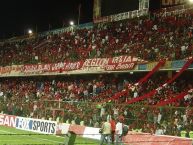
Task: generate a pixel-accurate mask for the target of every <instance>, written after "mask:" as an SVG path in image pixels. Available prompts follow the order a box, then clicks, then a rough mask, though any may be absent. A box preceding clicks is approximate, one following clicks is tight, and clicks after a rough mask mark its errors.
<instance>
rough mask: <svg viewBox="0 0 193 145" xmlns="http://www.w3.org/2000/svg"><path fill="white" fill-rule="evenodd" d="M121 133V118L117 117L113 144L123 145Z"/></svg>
mask: <svg viewBox="0 0 193 145" xmlns="http://www.w3.org/2000/svg"><path fill="white" fill-rule="evenodd" d="M122 133H123V123H122V120H121V119H119V120H118V122H117V124H116V128H115V145H123V143H122V136H121V135H122Z"/></svg>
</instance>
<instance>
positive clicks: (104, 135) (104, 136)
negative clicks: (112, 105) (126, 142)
mask: <svg viewBox="0 0 193 145" xmlns="http://www.w3.org/2000/svg"><path fill="white" fill-rule="evenodd" d="M100 133H101V140H100V145H103V143H104V141H105V140H106V141H107V143H108V145H110V144H111V141H110V139H111V124H110V123H109V119H107V121H105V119H104V122H103V123H102V127H101V129H100Z"/></svg>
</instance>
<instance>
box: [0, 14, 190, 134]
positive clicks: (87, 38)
mask: <svg viewBox="0 0 193 145" xmlns="http://www.w3.org/2000/svg"><path fill="white" fill-rule="evenodd" d="M192 26H193V15H192V12H188V13H182V14H179V15H171V16H167V17H153V18H146V17H145V18H137V19H133V20H124V21H119V22H115V23H107V24H100V25H97V26H94V28H93V29H77V30H76V29H75V30H73V31H69V32H64V33H61V34H54V35H53V34H50V35H49V36H44V37H35V38H31V39H28V40H22V41H19V42H5V43H3V44H1V46H0V57H1V59H0V65H1V66H7V65H15V64H34V63H54V62H61V61H78V60H84V59H86V58H99V57H103V58H104V57H112V56H118V55H129V56H135V57H139V58H141V59H144V60H148V61H157V60H160V58H165V59H167V60H178V59H186V58H187V57H190V56H193V34H192V33H193V32H192V31H193V27H192ZM143 76H144V74H142V73H141V74H135V75H131V74H130V75H128V74H108V75H91V76H89V75H87V76H67V77H65V76H62V77H60V76H57V77H53V76H49V77H47V76H44V77H23V78H22V77H21V78H0V100H1V101H0V103H1V105H0V111H3V112H4V113H7V114H10V115H18V116H28V117H34V118H45V119H54V120H58V121H61V122H66V123H72V124H79V125H86V126H94V127H101V126H100V124H101V122H102V120H103V119H104V118H105V119H107V120H108V119H112V118H117V117H118V116H122V118H124V123H125V124H127V125H129V127H130V130H132V129H135V130H136V129H139V130H141V131H143V132H149V133H154V134H168V135H176V136H179V135H180V131H182V130H186V132H189V131H190V130H193V110H192V107H193V106H192V104H193V94H192V92H190V93H189V94H188V95H186V96H185V97H184V98H183V99H182V100H180V101H176V102H172V103H171V104H170V105H169V106H170V107H156V104H157V103H159V102H160V101H162V100H167V99H170V98H172V97H174V96H176V95H177V94H179V93H180V92H184V91H187V90H189V89H191V88H192V86H193V82H192V81H193V79H192V75H191V72H190V73H188V72H186V74H184V75H183V76H182V77H180V78H178V79H177V80H175V81H174V82H173V83H172V84H169V85H167V86H166V87H164V88H163V89H161V90H159V91H158V93H157V94H155V95H154V96H153V97H152V98H151V99H146V100H145V101H142V102H140V103H137V104H135V105H133V106H131V105H127V104H125V102H126V101H127V100H130V99H132V98H137V97H139V96H142V95H144V94H146V93H148V92H149V91H151V90H154V89H156V88H158V87H159V86H160V85H161V84H163V83H164V82H165V81H166V80H167V79H168V78H167V74H166V73H164V72H159V73H155V74H154V75H153V77H151V79H149V80H148V81H147V82H146V83H144V84H142V85H139V86H135V85H134V84H135V83H136V82H137V80H139V78H142V77H143ZM128 86H132V87H129V92H128V93H127V95H125V96H121V97H120V99H119V100H112V101H111V102H107V103H103V104H101V103H100V102H102V101H103V100H105V99H108V98H110V97H112V96H113V95H114V94H116V93H117V92H120V91H122V90H127V89H128ZM138 105H140V106H138ZM141 105H143V107H141ZM180 107H182V108H180ZM54 108H55V109H56V108H60V109H61V110H58V111H55V110H54ZM187 137H188V135H187Z"/></svg>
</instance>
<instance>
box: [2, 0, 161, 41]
mask: <svg viewBox="0 0 193 145" xmlns="http://www.w3.org/2000/svg"><path fill="white" fill-rule="evenodd" d="M112 1H118V0H112ZM158 1H159V0H150V3H152V2H153V4H151V5H150V7H154V6H155V4H154V3H155V2H158ZM79 4H81V20H80V23H85V22H91V21H92V13H93V0H1V1H0V18H1V20H0V39H4V38H10V37H13V36H20V35H23V34H24V31H25V33H27V29H29V28H32V29H33V31H35V30H36V26H37V30H38V32H43V31H47V30H48V29H49V24H50V25H51V26H52V27H51V29H56V28H61V27H62V26H63V24H65V26H68V25H69V21H70V20H73V21H75V23H77V19H78V6H79Z"/></svg>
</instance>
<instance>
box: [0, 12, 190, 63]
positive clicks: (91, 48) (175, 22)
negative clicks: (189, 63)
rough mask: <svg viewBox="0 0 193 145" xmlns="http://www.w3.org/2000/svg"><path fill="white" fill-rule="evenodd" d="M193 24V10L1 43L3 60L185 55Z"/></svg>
mask: <svg viewBox="0 0 193 145" xmlns="http://www.w3.org/2000/svg"><path fill="white" fill-rule="evenodd" d="M192 25H193V15H192V12H191V11H190V12H184V13H181V14H178V15H171V16H166V17H153V18H147V17H145V18H141V17H140V18H137V19H133V20H124V21H118V22H115V23H106V24H99V25H96V26H94V27H93V28H92V29H74V31H68V32H64V33H59V34H50V35H48V36H37V37H33V38H32V39H26V40H21V41H19V42H18V41H17V42H15V41H14V42H5V43H2V44H1V46H0V57H1V58H2V59H1V60H0V64H1V65H3V66H5V65H13V64H26V63H27V64H32V63H55V62H63V61H78V60H85V59H86V58H100V57H102V58H106V57H113V56H118V55H128V56H135V57H139V58H141V59H144V60H149V61H156V60H159V59H160V58H166V59H168V60H178V59H185V58H187V57H189V56H192V55H193V46H192V43H193V39H192V37H193V35H192V33H193V32H192V31H193V27H192Z"/></svg>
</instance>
